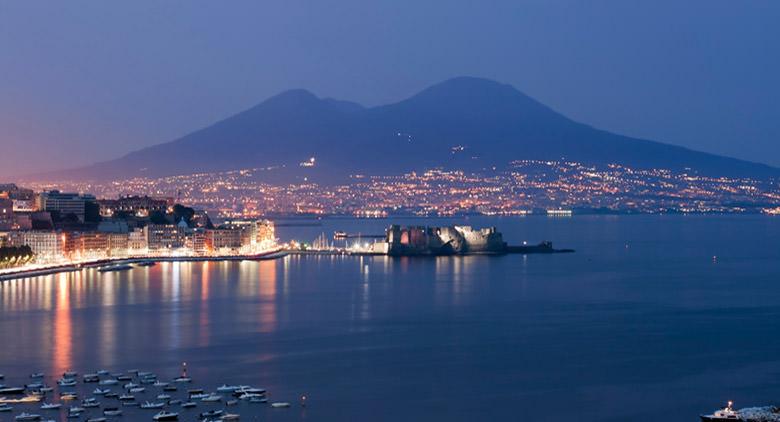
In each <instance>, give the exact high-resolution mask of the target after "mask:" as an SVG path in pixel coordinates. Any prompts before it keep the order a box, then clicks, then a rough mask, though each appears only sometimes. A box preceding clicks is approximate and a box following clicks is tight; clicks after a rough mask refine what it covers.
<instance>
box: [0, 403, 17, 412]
mask: <svg viewBox="0 0 780 422" xmlns="http://www.w3.org/2000/svg"><path fill="white" fill-rule="evenodd" d="M12 410H14V408H13V406H9V405H8V403H0V412H10V411H12Z"/></svg>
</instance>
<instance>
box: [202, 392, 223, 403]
mask: <svg viewBox="0 0 780 422" xmlns="http://www.w3.org/2000/svg"><path fill="white" fill-rule="evenodd" d="M200 401H202V402H206V403H214V402H218V401H222V396H220V395H219V394H209V395H208V396H206V397H203V398H201V399H200Z"/></svg>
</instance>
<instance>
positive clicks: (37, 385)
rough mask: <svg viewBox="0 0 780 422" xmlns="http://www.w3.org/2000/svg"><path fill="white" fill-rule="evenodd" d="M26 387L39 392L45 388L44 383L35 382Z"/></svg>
mask: <svg viewBox="0 0 780 422" xmlns="http://www.w3.org/2000/svg"><path fill="white" fill-rule="evenodd" d="M26 387H27V389H28V390H38V389H41V388H43V383H42V382H34V383H31V384H27V385H26Z"/></svg>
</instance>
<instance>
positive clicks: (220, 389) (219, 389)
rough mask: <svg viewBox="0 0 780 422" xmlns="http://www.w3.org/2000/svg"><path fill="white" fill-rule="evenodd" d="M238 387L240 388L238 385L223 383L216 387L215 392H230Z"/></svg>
mask: <svg viewBox="0 0 780 422" xmlns="http://www.w3.org/2000/svg"><path fill="white" fill-rule="evenodd" d="M239 388H241V387H239V386H238V385H225V384H222V386H221V387H217V392H219V393H232V392H234V391H236V390H238V389H239Z"/></svg>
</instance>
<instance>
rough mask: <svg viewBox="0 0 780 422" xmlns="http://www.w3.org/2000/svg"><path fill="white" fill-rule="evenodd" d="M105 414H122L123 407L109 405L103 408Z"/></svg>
mask: <svg viewBox="0 0 780 422" xmlns="http://www.w3.org/2000/svg"><path fill="white" fill-rule="evenodd" d="M103 415H105V416H122V409H120V408H118V407H107V408H105V409H103Z"/></svg>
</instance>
